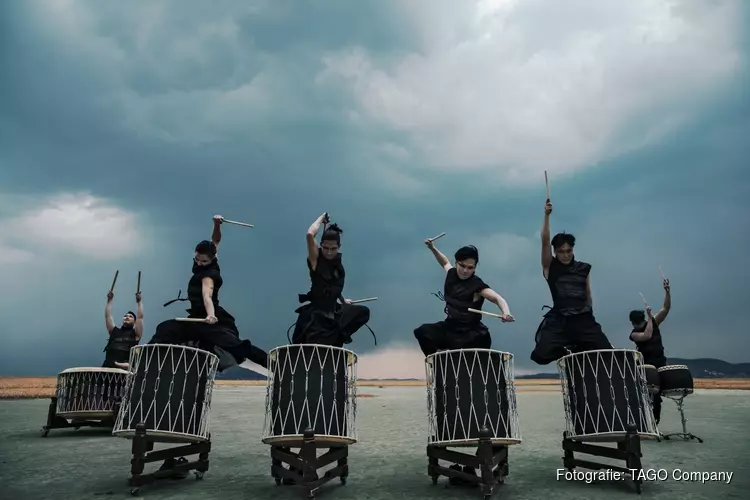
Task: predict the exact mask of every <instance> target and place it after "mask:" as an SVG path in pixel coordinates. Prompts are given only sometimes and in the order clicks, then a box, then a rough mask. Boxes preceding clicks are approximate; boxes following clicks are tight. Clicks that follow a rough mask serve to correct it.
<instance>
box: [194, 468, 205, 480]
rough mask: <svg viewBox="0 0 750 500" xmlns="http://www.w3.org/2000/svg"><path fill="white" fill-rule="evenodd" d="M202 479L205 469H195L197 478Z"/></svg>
mask: <svg viewBox="0 0 750 500" xmlns="http://www.w3.org/2000/svg"><path fill="white" fill-rule="evenodd" d="M202 479H203V471H199V470H197V471H195V480H196V481H201V480H202Z"/></svg>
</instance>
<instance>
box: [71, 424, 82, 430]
mask: <svg viewBox="0 0 750 500" xmlns="http://www.w3.org/2000/svg"><path fill="white" fill-rule="evenodd" d="M80 428H81V426H80V425H77V426H75V427H73V429H75V430H78V429H80Z"/></svg>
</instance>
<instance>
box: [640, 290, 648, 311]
mask: <svg viewBox="0 0 750 500" xmlns="http://www.w3.org/2000/svg"><path fill="white" fill-rule="evenodd" d="M638 294H639V295H640V296H641V299H643V306H644V307H645V308H646V309H648V302H646V297H644V296H643V294H642V293H641V292H638Z"/></svg>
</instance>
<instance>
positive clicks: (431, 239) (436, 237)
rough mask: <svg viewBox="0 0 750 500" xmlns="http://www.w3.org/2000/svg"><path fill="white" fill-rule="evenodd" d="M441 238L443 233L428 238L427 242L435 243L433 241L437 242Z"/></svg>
mask: <svg viewBox="0 0 750 500" xmlns="http://www.w3.org/2000/svg"><path fill="white" fill-rule="evenodd" d="M443 236H445V233H440V234H438V235H437V236H435V237H434V238H429V240H430V241H435V240H438V239H440V238H442V237H443Z"/></svg>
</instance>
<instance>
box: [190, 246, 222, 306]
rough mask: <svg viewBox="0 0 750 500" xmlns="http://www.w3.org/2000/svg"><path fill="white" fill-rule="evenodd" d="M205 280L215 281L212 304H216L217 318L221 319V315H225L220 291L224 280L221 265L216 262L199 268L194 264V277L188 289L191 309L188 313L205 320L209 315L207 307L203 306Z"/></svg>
mask: <svg viewBox="0 0 750 500" xmlns="http://www.w3.org/2000/svg"><path fill="white" fill-rule="evenodd" d="M203 278H212V279H213V281H214V291H213V294H212V295H211V302H213V304H214V309H215V312H216V317H217V318H220V315H221V314H223V313H224V310H223V309H222V308H221V307H220V306H219V289H220V288H221V285H223V284H224V280H223V279H222V277H221V269H220V268H219V263H218V262H217V261H216V260H214V261H213V262H212V263H211V264H209V265H207V266H199V265H198V264H195V263H193V276H192V277H191V278H190V281H189V282H188V288H187V299H188V301H189V302H190V309H188V312H189V313H190V315H191V316H193V317H198V318H205V317H206V315H207V314H208V313H207V312H206V307H205V306H204V305H203V284H202V280H203Z"/></svg>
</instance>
